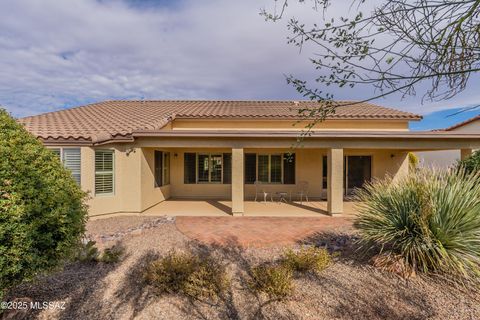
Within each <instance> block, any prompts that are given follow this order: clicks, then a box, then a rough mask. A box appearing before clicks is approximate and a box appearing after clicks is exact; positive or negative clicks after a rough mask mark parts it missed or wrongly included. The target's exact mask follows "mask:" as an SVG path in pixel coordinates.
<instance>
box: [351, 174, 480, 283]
mask: <svg viewBox="0 0 480 320" xmlns="http://www.w3.org/2000/svg"><path fill="white" fill-rule="evenodd" d="M478 178H479V174H466V173H465V172H464V171H463V170H460V171H455V170H450V171H431V170H420V171H419V172H416V173H415V174H411V175H409V176H407V177H405V178H403V179H400V180H399V181H395V182H392V179H390V178H388V179H385V180H382V181H376V182H373V183H372V184H369V185H367V186H366V187H365V188H364V189H363V190H357V193H356V200H357V201H359V214H358V216H357V218H356V221H355V225H356V227H357V228H358V229H359V231H360V234H361V240H360V241H361V243H362V244H363V246H364V247H366V248H370V249H373V248H379V247H380V248H382V254H385V253H387V255H390V256H391V257H401V258H402V259H403V263H405V265H407V266H409V267H410V268H411V269H412V270H414V271H421V272H441V273H450V274H454V275H462V276H467V277H469V276H474V275H478V274H479V266H480V241H479V239H480V183H478ZM393 260H394V261H396V263H397V262H398V259H397V258H395V259H393Z"/></svg>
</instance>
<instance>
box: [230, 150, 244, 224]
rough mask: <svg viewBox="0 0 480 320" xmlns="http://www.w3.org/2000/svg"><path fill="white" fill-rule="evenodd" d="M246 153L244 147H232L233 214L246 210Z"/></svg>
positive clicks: (240, 213)
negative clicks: (244, 153)
mask: <svg viewBox="0 0 480 320" xmlns="http://www.w3.org/2000/svg"><path fill="white" fill-rule="evenodd" d="M243 162H244V155H243V148H232V215H234V216H235V215H243V211H244V203H243V202H244V178H243V176H244V164H243Z"/></svg>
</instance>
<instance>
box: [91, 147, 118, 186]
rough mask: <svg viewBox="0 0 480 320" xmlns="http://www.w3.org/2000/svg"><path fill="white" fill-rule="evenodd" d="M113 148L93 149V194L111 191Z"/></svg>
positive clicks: (112, 181)
mask: <svg viewBox="0 0 480 320" xmlns="http://www.w3.org/2000/svg"><path fill="white" fill-rule="evenodd" d="M113 157H114V152H113V150H95V194H109V193H113V188H114V187H113V185H114V174H113V172H114V163H113V162H114V159H113Z"/></svg>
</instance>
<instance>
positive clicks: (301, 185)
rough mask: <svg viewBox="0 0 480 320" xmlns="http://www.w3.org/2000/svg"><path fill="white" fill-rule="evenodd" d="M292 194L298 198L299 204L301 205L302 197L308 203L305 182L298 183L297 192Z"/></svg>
mask: <svg viewBox="0 0 480 320" xmlns="http://www.w3.org/2000/svg"><path fill="white" fill-rule="evenodd" d="M294 194H295V195H296V196H298V197H300V204H302V203H303V197H305V199H306V200H307V202H308V182H307V181H300V182H299V183H298V190H297V191H295V192H294Z"/></svg>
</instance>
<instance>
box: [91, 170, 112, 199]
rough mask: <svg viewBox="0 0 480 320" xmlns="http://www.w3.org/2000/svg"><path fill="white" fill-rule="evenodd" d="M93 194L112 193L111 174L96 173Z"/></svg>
mask: <svg viewBox="0 0 480 320" xmlns="http://www.w3.org/2000/svg"><path fill="white" fill-rule="evenodd" d="M95 193H96V194H102V193H113V174H112V173H97V174H95Z"/></svg>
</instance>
